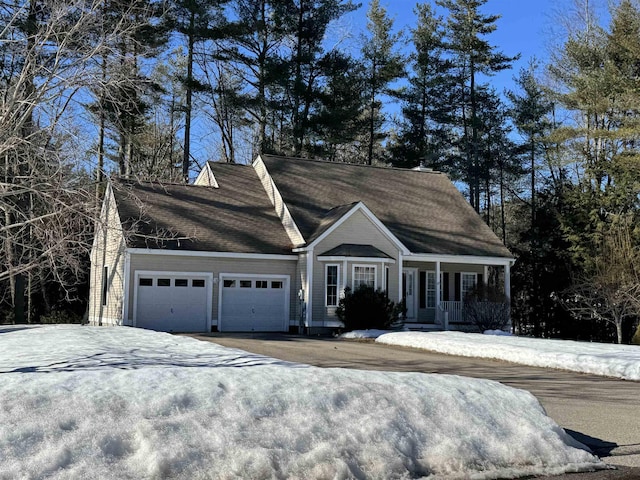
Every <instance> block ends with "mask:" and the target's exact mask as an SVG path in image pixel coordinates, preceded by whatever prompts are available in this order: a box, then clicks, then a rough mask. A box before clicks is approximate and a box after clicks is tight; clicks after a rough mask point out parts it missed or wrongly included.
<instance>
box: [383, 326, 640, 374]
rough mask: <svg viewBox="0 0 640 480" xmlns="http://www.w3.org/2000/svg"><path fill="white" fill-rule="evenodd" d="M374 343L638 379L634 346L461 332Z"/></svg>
mask: <svg viewBox="0 0 640 480" xmlns="http://www.w3.org/2000/svg"><path fill="white" fill-rule="evenodd" d="M376 342H379V343H384V344H388V345H401V346H404V347H414V348H422V349H425V350H431V351H434V352H440V353H447V354H450V355H461V356H464V357H480V358H494V359H498V360H506V361H508V362H513V363H520V364H522V365H531V366H534V367H546V368H559V369H563V370H571V371H575V372H582V373H592V374H595V375H603V376H607V377H617V378H624V379H626V380H636V381H640V346H637V345H613V344H605V343H587V342H575V341H571V340H548V339H539V338H527V337H515V336H496V335H481V334H479V333H462V332H394V333H386V334H384V335H380V336H378V337H377V338H376Z"/></svg>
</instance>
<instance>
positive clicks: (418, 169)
mask: <svg viewBox="0 0 640 480" xmlns="http://www.w3.org/2000/svg"><path fill="white" fill-rule="evenodd" d="M411 170H413V171H415V172H433V168H428V167H425V166H424V162H420V165H418V166H417V167H413V168H412V169H411Z"/></svg>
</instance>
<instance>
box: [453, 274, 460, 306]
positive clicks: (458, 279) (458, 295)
mask: <svg viewBox="0 0 640 480" xmlns="http://www.w3.org/2000/svg"><path fill="white" fill-rule="evenodd" d="M455 279H456V282H455V283H456V284H455V285H454V288H455V294H456V296H455V301H456V302H459V301H460V272H457V273H456V277H455Z"/></svg>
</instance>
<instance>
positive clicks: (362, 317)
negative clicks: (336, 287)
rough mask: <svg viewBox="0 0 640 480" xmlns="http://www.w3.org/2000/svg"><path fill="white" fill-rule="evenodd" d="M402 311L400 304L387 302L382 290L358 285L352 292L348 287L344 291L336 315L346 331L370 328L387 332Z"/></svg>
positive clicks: (387, 299)
mask: <svg viewBox="0 0 640 480" xmlns="http://www.w3.org/2000/svg"><path fill="white" fill-rule="evenodd" d="M402 311H403V308H402V304H400V303H395V302H392V301H391V300H389V298H388V297H387V295H386V293H385V292H383V291H382V290H380V289H378V290H374V289H373V288H372V287H369V286H367V285H360V286H359V287H358V288H356V289H355V290H354V291H353V292H352V291H351V289H350V288H348V287H347V288H346V289H345V291H344V297H343V298H341V299H340V302H339V303H338V308H337V309H336V315H337V316H338V318H339V319H340V321H341V322H342V323H344V326H345V330H347V331H351V330H366V329H371V328H375V329H380V330H387V329H389V328H390V327H391V326H392V324H393V323H394V322H397V321H398V318H399V317H400V315H401V314H402Z"/></svg>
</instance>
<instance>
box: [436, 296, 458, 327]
mask: <svg viewBox="0 0 640 480" xmlns="http://www.w3.org/2000/svg"><path fill="white" fill-rule="evenodd" d="M438 316H439V317H440V318H439V323H441V324H443V325H445V328H446V327H447V326H448V324H449V323H450V322H462V321H463V316H462V302H456V301H451V300H448V301H446V302H440V311H439V312H438Z"/></svg>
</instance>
